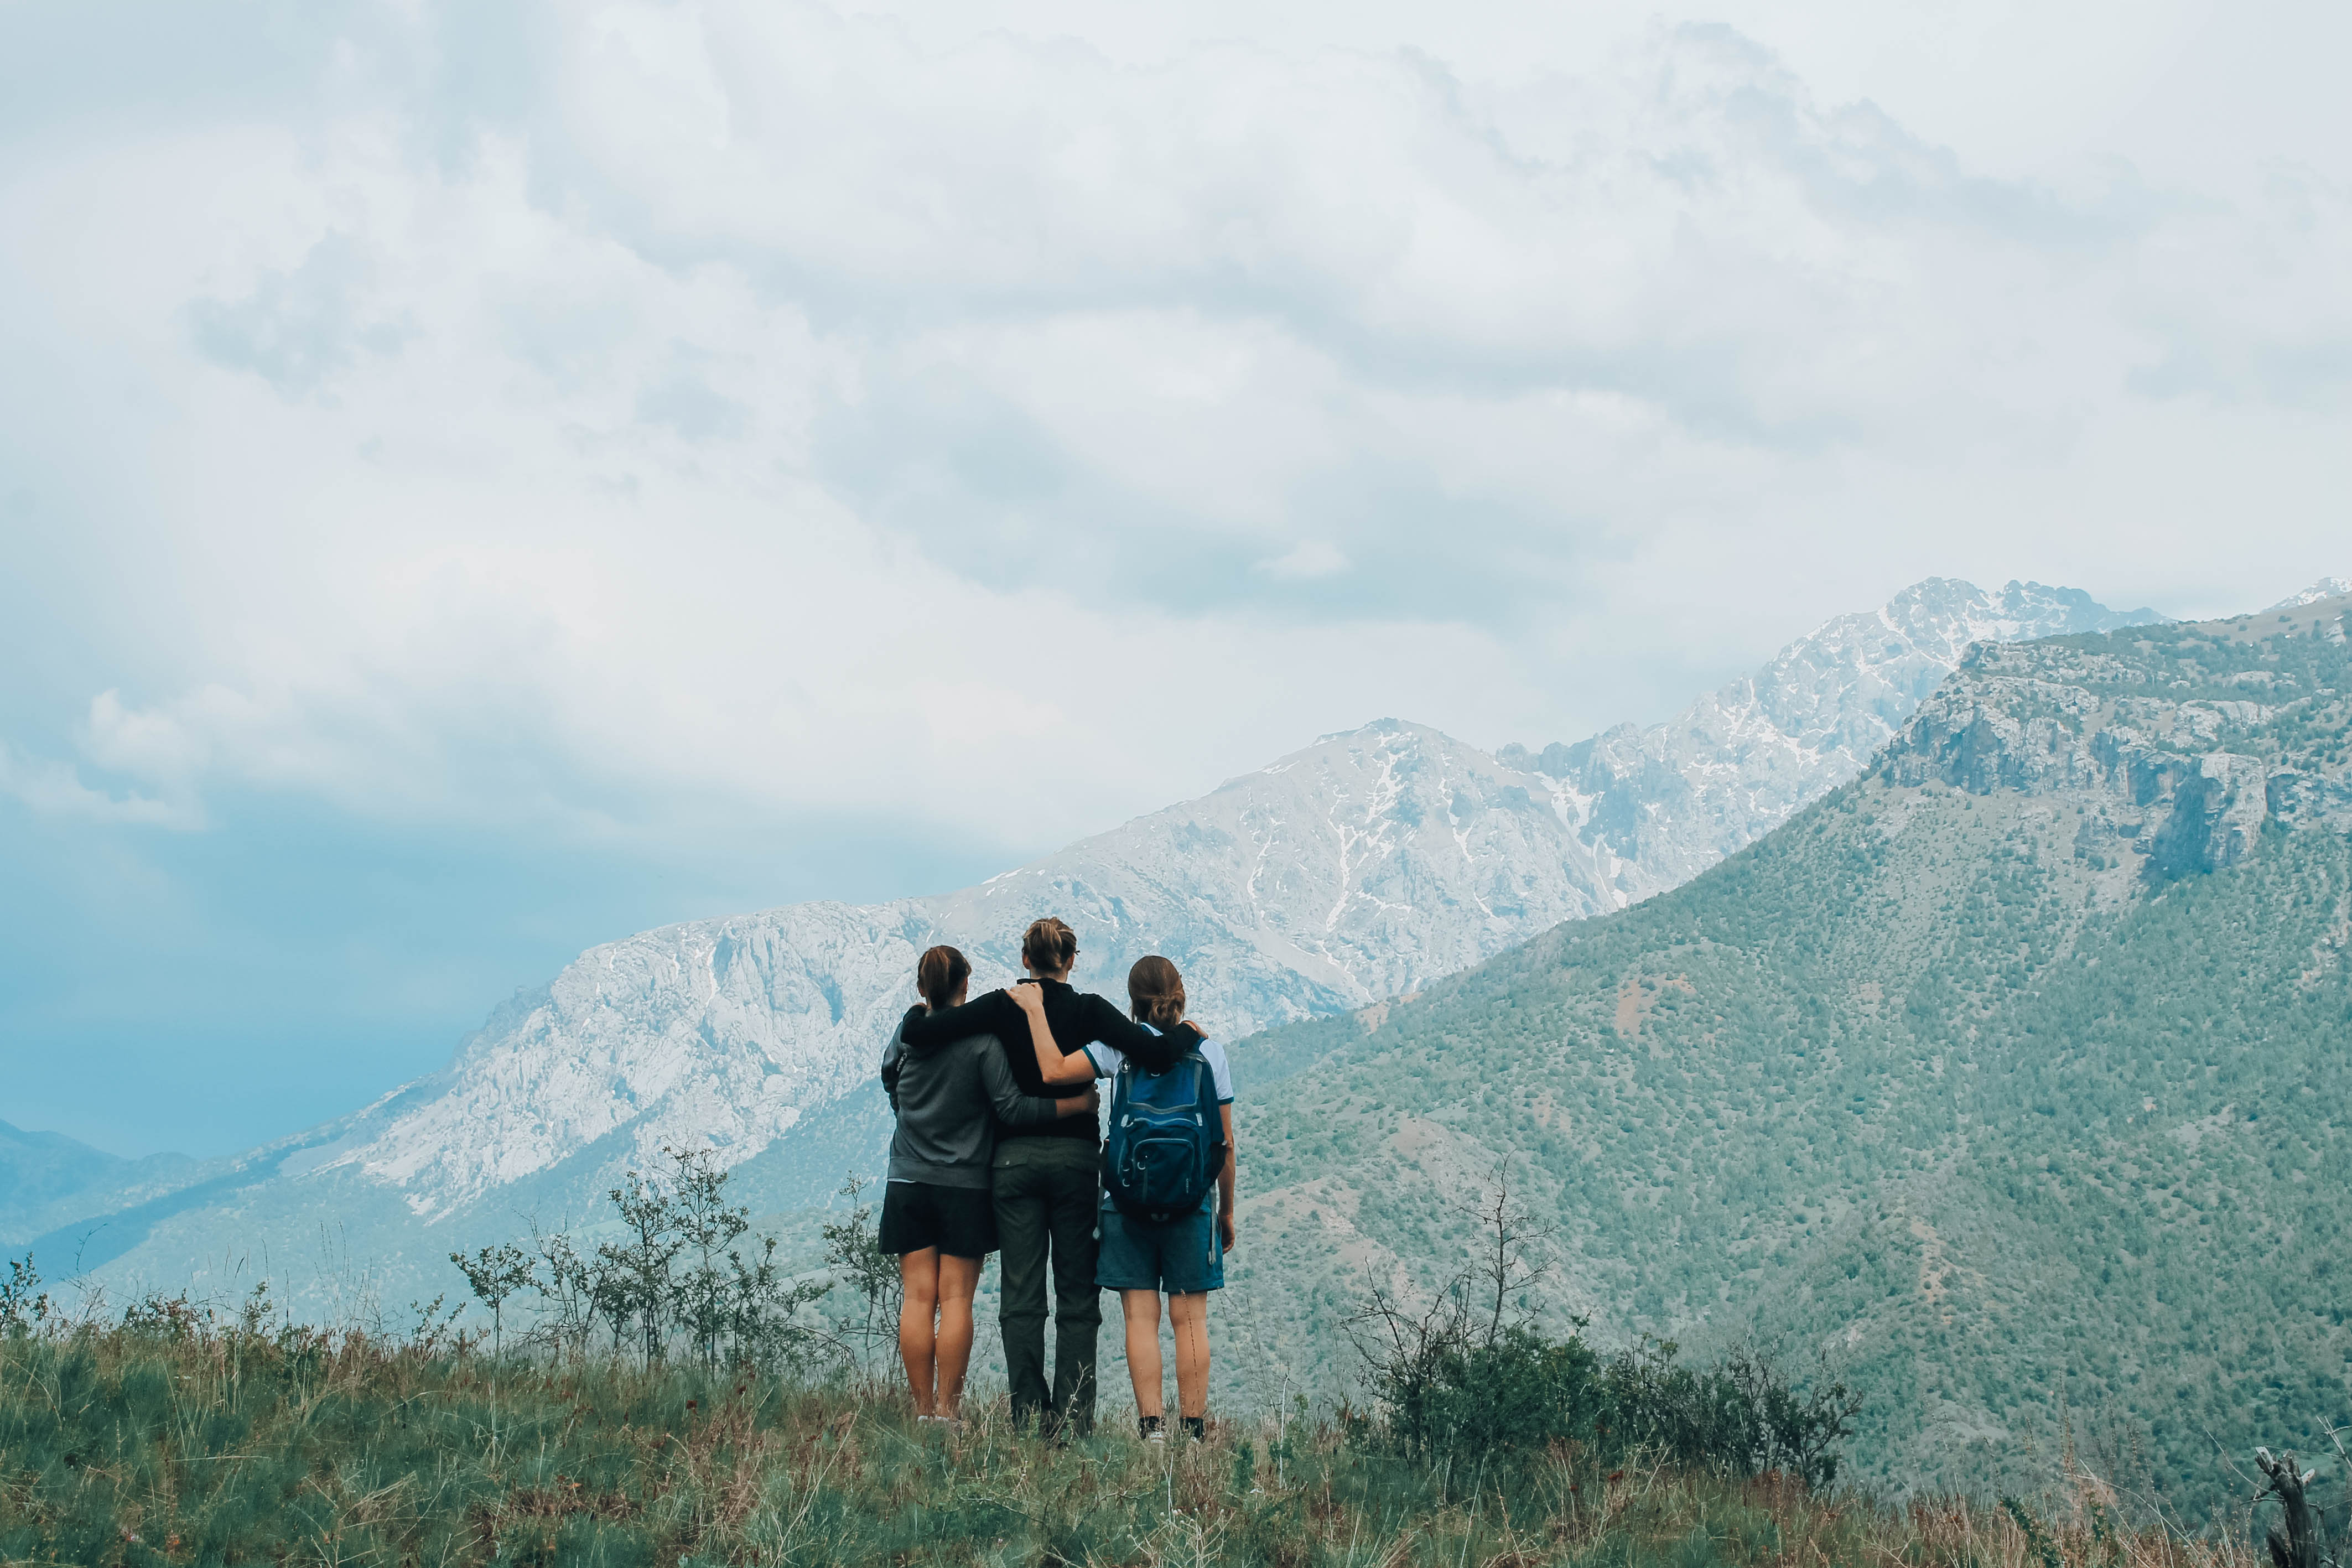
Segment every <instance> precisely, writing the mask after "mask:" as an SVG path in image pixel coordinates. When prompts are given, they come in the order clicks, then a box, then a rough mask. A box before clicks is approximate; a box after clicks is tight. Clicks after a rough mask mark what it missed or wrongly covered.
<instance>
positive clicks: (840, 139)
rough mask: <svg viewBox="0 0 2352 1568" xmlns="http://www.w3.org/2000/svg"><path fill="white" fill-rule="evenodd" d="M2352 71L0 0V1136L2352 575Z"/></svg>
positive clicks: (1480, 35) (1955, 22)
mask: <svg viewBox="0 0 2352 1568" xmlns="http://www.w3.org/2000/svg"><path fill="white" fill-rule="evenodd" d="M2345 58H2352V11H2347V8H2345V7H2343V6H2341V5H2320V4H2310V5H2266V4H2261V3H2259V0H2254V3H2248V0H2239V3H2237V4H2233V5H2219V4H2212V5H2208V4H2189V3H2185V0H2135V3H2133V4H2129V5H2126V4H2121V3H2118V0H2084V3H2079V4H2074V5H2067V6H2063V7H2052V6H2048V5H2024V4H2001V3H1999V0H1973V3H1971V4H1968V5H1960V4H1957V3H1945V0H1930V3H1927V4H1921V5H1903V6H1889V5H1883V4H1862V3H1859V0H1856V3H1852V4H1847V3H1843V0H1841V3H1834V4H1814V5H1785V4H1766V3H1761V0H1726V3H1725V4H1721V5H1695V6H1689V7H1683V8H1669V9H1664V10H1661V9H1658V8H1656V7H1654V6H1653V5H1640V4H1623V5H1619V4H1591V5H1549V6H1536V5H1478V4H1467V3H1465V0H1445V3H1444V4H1412V5H1404V4H1380V3H1371V0H1349V3H1347V4H1344V5H1340V4H1319V3H1306V0H1302V3H1295V4H1291V5H1282V6H1267V5H1264V4H1263V3H1262V0H1253V3H1251V4H1246V5H1245V4H1242V3H1240V0H1210V3H1203V0H1190V3H1187V4H1184V5H1143V4H1137V3H1131V0H1130V3H1122V4H1119V5H1103V4H1100V3H1099V0H1088V3H1086V4H1078V3H1076V0H1069V3H1061V0H1016V3H1012V4H1002V5H986V4H974V3H973V0H878V3H876V4H863V3H852V4H848V5H843V6H839V7H835V8H828V7H827V6H825V5H814V4H806V5H803V4H791V3H787V0H744V3H740V4H737V3H726V0H711V3H706V4H690V3H680V4H669V5H654V4H646V5H633V4H625V3H623V4H596V5H564V4H544V5H532V4H522V5H501V4H497V3H494V0H462V3H457V4H448V5H441V4H435V3H433V0H383V3H381V4H331V3H328V0H305V3H303V4H300V5H291V4H276V3H273V4H257V5H224V4H216V3H211V0H168V3H167V0H150V3H148V4H143V5H119V4H105V3H101V0H60V3H57V4H47V3H27V0H0V537H5V543H6V546H7V550H6V557H5V564H6V569H5V573H0V628H5V661H4V662H0V889H5V898H0V941H5V943H6V947H5V952H0V1086H5V1087H0V1118H5V1119H6V1120H8V1121H14V1122H16V1123H17V1124H19V1125H27V1126H37V1127H52V1128H57V1129H59V1130H61V1131H68V1132H71V1133H74V1134H76V1135H77V1136H80V1137H84V1138H87V1139H89V1140H91V1141H93V1142H98V1143H100V1145H101V1146H104V1147H108V1148H111V1149H115V1150H118V1151H121V1152H143V1151H148V1150H153V1149H160V1148H167V1147H176V1148H181V1149H185V1150H188V1151H191V1152H202V1153H211V1152H224V1151H226V1150H229V1149H233V1148H236V1147H240V1146H243V1145H245V1144H247V1143H249V1142H254V1141H257V1140H258V1139H261V1138H264V1137H267V1136H270V1135H274V1134H277V1133H281V1132H285V1131H292V1130H293V1129H295V1128H298V1127H299V1126H302V1125H305V1124H307V1123H309V1122H311V1121H317V1120H320V1119H321V1118H323V1117H326V1116H328V1115H331V1114H334V1113H336V1112H339V1111H341V1110H349V1109H352V1108H354V1107H356V1106H357V1105H358V1104H360V1103H362V1101H364V1100H367V1099H370V1098H372V1097H373V1096H374V1095H375V1094H377V1093H380V1092H382V1091H383V1090H384V1089H389V1088H390V1087H392V1086H393V1085H394V1084H395V1083H397V1082H398V1081H400V1080H402V1079H405V1078H407V1077H410V1076H413V1075H414V1074H415V1073H417V1072H421V1071H425V1070H429V1069H431V1068H434V1067H436V1066H438V1065H439V1064H440V1062H441V1061H443V1060H444V1059H446V1056H447V1054H448V1052H449V1051H450V1049H451V1048H452V1047H454V1045H455V1044H456V1043H457V1038H458V1037H459V1036H460V1035H462V1034H463V1033H464V1032H465V1031H466V1030H467V1029H468V1028H470V1027H472V1026H474V1024H476V1023H477V1022H478V1020H479V1019H480V1018H481V1016H483V1015H484V1014H485V1013H486V1012H487V1011H488V1008H489V1007H490V1006H491V1005H493V1004H495V1003H496V1002H498V1001H499V1000H500V999H501V998H502V997H504V996H505V995H506V994H509V992H511V991H512V990H513V989H515V988H516V987H518V986H520V985H523V984H535V983H538V982H541V981H543V980H544V979H545V978H547V976H548V975H549V974H551V973H552V972H553V970H554V969H555V968H556V967H557V966H559V965H560V964H561V963H562V962H564V960H566V959H567V958H568V957H570V956H571V955H572V953H574V952H577V951H578V950H579V949H581V948H582V947H583V946H585V945H587V944H589V943H591V942H596V941H599V940H604V939H607V938H611V937H614V936H618V935H622V934H625V933H626V932H627V931H632V930H636V929H640V928H642V927H645V926H647V925H652V924H656V923H660V922H663V921H671V920H677V919H683V918H688V917H694V916H703V915H711V914H719V913H725V912H730V911H733V910H742V909H751V908H757V907H761V906H765V905H770V904H775V903H782V902H786V901H790V900H797V899H803V898H815V897H824V898H838V899H845V900H860V901H862V900H876V899H881V898H886V897H891V896H896V895H899V894H904V893H910V892H919V891H925V890H932V889H942V888H949V887H954V886H958V885H961V884H962V883H964V882H967V881H969V880H971V879H974V878H975V877H977V876H981V875H985V874H987V873H989V872H991V871H993V870H995V869H998V868H1002V867H1003V866H1005V865H1008V864H1011V863H1013V862H1014V861H1016V860H1018V859H1020V858H1024V857H1026V856H1028V855H1031V854H1034V853H1037V852H1040V851H1043V850H1045V849H1048V848H1051V847H1055V846H1056V845H1058V844H1061V843H1063V842H1065V841H1066V840H1068V839H1071V838H1074V837H1079V836H1081V835H1084V834H1086V833H1089V832H1093V831H1097V830H1099V829H1102V828H1105V827H1108V826H1114V825H1115V824H1117V823H1118V822H1119V821H1121V820H1123V819H1125V818H1126V817H1128V816H1133V815H1135V814H1137V813H1139V812H1142V811H1147V810H1150V809H1152V808H1155V807H1157V806H1159V805H1165V804H1167V803H1169V802H1171V801H1173V800H1176V799H1180V798H1183V797H1185V796H1188V795H1196V794H1199V793H1201V792H1202V791H1203V790H1205V789H1207V788H1209V787H1211V786H1213V785H1214V784H1216V783H1218V782H1219V781H1220V780H1221V779H1223V778H1225V777H1227V776H1230V775H1232V774H1233V773H1238V772H1241V771H1243V770H1245V769H1247V768H1250V767H1253V766H1256V765H1259V764H1261V763H1265V762H1266V761H1269V760H1271V759H1272V758H1274V757H1275V756H1277V755H1279V754H1281V753H1282V752H1286V751H1289V750H1292V749H1294V748H1296V747H1297V746H1299V745H1301V744H1304V743H1305V742H1307V741H1309V740H1311V739H1313V738H1314V737H1315V736H1316V735H1318V734H1320V733H1323V732H1327V731H1333V730H1338V729H1342V728H1347V727H1350V726H1353V725H1356V724H1359V723H1361V722H1363V721H1366V720H1369V719H1372V718H1376V717H1381V716H1383V715H1396V716H1400V717H1406V718H1412V719H1416V720H1420V721H1426V722H1430V723H1433V724H1436V725H1438V726H1440V727H1442V728H1444V729H1445V730H1448V731H1452V732H1454V733H1455V734H1457V735H1459V736H1461V737H1463V738H1465V739H1467V740H1470V741H1473V742H1477V743H1479V744H1483V745H1488V746H1492V745H1496V744H1499V743H1501V742H1505V741H1509V740H1520V741H1525V742H1529V743H1533V744H1538V745H1539V744H1541V743H1542V742H1547V741H1550V740H1560V739H1573V738H1577V737H1579V736H1581V735H1583V734H1586V733H1589V732H1591V731H1593V730H1595V729H1598V728H1600V727H1601V726H1603V725H1605V724H1608V723H1611V722H1614V721H1621V720H1629V719H1630V720H1641V721H1647V720H1654V719H1656V718H1659V717H1662V716H1664V715H1665V714H1666V713H1668V712H1670V711H1672V710H1674V709H1675V708H1677V707H1679V706H1680V705H1681V704H1682V703H1683V702H1684V701H1685V700H1687V699H1688V698H1689V697H1690V696H1692V695H1693V694H1694V693H1696V691H1698V690H1700V689H1704V688H1706V687H1710V686H1712V685H1714V684H1716V683H1717V682H1719V681H1720V680H1722V679H1725V678H1727V677H1728V676H1730V675H1731V674H1733V673H1736V672H1737V671H1738V670H1740V669H1743V668H1748V667H1749V666H1751V665H1753V664H1755V663H1757V662H1759V661H1760V660H1761V659H1762V658H1765V657H1767V656H1769V654H1770V652H1771V651H1772V650H1773V649H1774V648H1775V647H1778V646H1780V644H1782V643H1785V642H1786V641H1788V640H1789V639H1790V638H1791V637H1795V636H1798V635H1800V634H1801V633H1802V632H1804V631H1805V630H1807V629H1808V628H1809V627H1810V626H1812V625H1814V624H1816V623H1817V622H1819V621H1821V620H1822V619H1823V618H1825V617H1826V616H1831V615H1832V614H1836V613H1838V612H1841V611H1844V610H1848V609H1854V608H1861V607H1864V606H1867V605H1872V604H1874V603H1877V602H1879V601H1881V600H1883V599H1885V597H1886V596H1888V595H1890V594H1892V593H1893V592H1894V591H1895V589H1897V588H1899V587H1901V586H1903V585H1904V584H1906V583H1908V582H1910V581H1912V580H1915V579H1916V578H1918V577H1921V576H1925V575H1928V574H1949V575H1954V576H1961V577H1967V578H1969V579H1971V580H1973V581H1976V582H1979V583H1981V584H1988V585H1992V584H1999V583H2000V582H2003V581H2006V580H2007V579H2009V578H2011V577H2027V578H2036V579H2039V580H2042V581H2044V582H2050V583H2058V584H2070V585H2074V586H2079V587H2083V588H2086V589H2088V590H2090V591H2091V592H2093V593H2094V594H2095V595H2098V596H2099V597H2101V598H2102V599H2105V601H2106V602H2108V603H2110V604H2114V605H2141V604H2150V605H2155V606H2156V607H2158V609H2161V610H2164V611H2166V612H2168V613H2172V614H2190V613H2197V612H2201V611H2213V612H2219V611H2223V610H2235V609H2241V608H2246V607H2252V606H2255V605H2262V604H2266V603H2269V602H2271V601H2272V600H2274V599H2276V598H2278V597H2280V596H2282V595H2284V594H2286V593H2288V592H2289V591H2291V590H2293V589H2294V588H2296V587H2299V586H2300V585H2302V584H2305V583H2306V582H2308V581H2310V580H2312V579H2313V578H2315V577H2317V576H2320V575H2322V574H2328V573H2341V572H2347V571H2352V518H2347V504H2346V500H2345V498H2346V496H2347V479H2352V439H2347V437H2348V436H2352V429H2347V424H2352V421H2347V412H2352V290H2347V281H2346V279H2347V275H2352V274H2347V255H2352V248H2347V245H2348V243H2352V98H2347V95H2346V94H2345V93H2344V92H2343V90H2342V87H2341V82H2340V79H2339V76H2338V73H2339V71H2340V65H2341V62H2342V61H2343V60H2344V59H2345Z"/></svg>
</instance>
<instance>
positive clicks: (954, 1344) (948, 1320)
mask: <svg viewBox="0 0 2352 1568" xmlns="http://www.w3.org/2000/svg"><path fill="white" fill-rule="evenodd" d="M939 1260H940V1262H939V1268H940V1285H939V1297H940V1336H939V1367H940V1392H939V1399H938V1402H937V1405H936V1408H935V1410H934V1412H933V1413H934V1414H935V1415H945V1416H948V1417H950V1419H952V1418H953V1417H954V1416H955V1415H956V1413H957V1412H958V1411H959V1410H961V1408H962V1406H963V1374H964V1372H965V1370H966V1369H967V1368H969V1367H970V1366H971V1294H972V1292H973V1291H974V1290H977V1289H980V1259H979V1258H958V1257H956V1256H955V1255H954V1254H952V1253H944V1252H943V1253H940V1255H939Z"/></svg>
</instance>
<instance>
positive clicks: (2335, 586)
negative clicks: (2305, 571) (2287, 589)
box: [2263, 577, 2352, 615]
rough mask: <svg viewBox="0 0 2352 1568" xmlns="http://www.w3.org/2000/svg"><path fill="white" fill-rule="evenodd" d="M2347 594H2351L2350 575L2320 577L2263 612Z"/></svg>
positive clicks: (2311, 603)
mask: <svg viewBox="0 0 2352 1568" xmlns="http://www.w3.org/2000/svg"><path fill="white" fill-rule="evenodd" d="M2347 594H2352V577H2322V578H2321V579H2320V580H2319V581H2318V582H2316V583H2314V584H2312V585H2311V586H2310V587H2308V588H2305V590H2304V591H2303V592H2302V593H2300V594H2289V595H2287V596H2286V597H2285V598H2284V599H2281V600H2280V601H2279V602H2278V603H2277V604H2275V605H2272V606H2271V607H2270V610H2264V611H2263V614H2264V615H2269V614H2270V613H2271V610H2299V609H2301V608H2303V607H2304V606H2305V605H2316V604H2318V603H2319V602H2320V601H2321V600H2322V599H2340V598H2342V597H2344V596H2345V595H2347Z"/></svg>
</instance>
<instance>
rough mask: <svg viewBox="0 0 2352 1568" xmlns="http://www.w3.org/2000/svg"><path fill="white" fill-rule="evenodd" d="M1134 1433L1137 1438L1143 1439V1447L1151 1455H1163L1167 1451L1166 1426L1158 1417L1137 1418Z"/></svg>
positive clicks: (1144, 1416) (1140, 1416)
mask: <svg viewBox="0 0 2352 1568" xmlns="http://www.w3.org/2000/svg"><path fill="white" fill-rule="evenodd" d="M1135 1433H1136V1436H1139V1437H1140V1438H1142V1439H1143V1443H1144V1447H1148V1448H1150V1450H1151V1451H1152V1452H1153V1453H1155V1454H1164V1453H1166V1452H1167V1451H1168V1424H1167V1423H1166V1422H1165V1421H1163V1420H1161V1419H1160V1417H1159V1416H1157V1415H1139V1416H1137V1417H1136V1418H1135Z"/></svg>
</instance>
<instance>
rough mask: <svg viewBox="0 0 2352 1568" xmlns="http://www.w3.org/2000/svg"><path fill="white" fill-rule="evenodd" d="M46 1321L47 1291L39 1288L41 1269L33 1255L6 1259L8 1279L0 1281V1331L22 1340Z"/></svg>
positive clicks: (47, 1318) (47, 1311)
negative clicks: (34, 1264) (35, 1265)
mask: <svg viewBox="0 0 2352 1568" xmlns="http://www.w3.org/2000/svg"><path fill="white" fill-rule="evenodd" d="M47 1321H49V1297H48V1292H47V1291H46V1290H44V1289H41V1271H40V1270H39V1269H37V1268H34V1267H33V1255H32V1254H31V1253H29V1252H27V1253H26V1254H25V1256H24V1257H22V1258H10V1259H9V1260H8V1278H7V1279H6V1281H5V1282H0V1334H6V1335H7V1336H8V1337H9V1338H10V1339H12V1340H14V1339H22V1338H24V1337H25V1336H26V1335H27V1334H31V1333H37V1332H38V1331H40V1329H41V1327H42V1325H44V1324H46V1323H47Z"/></svg>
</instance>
